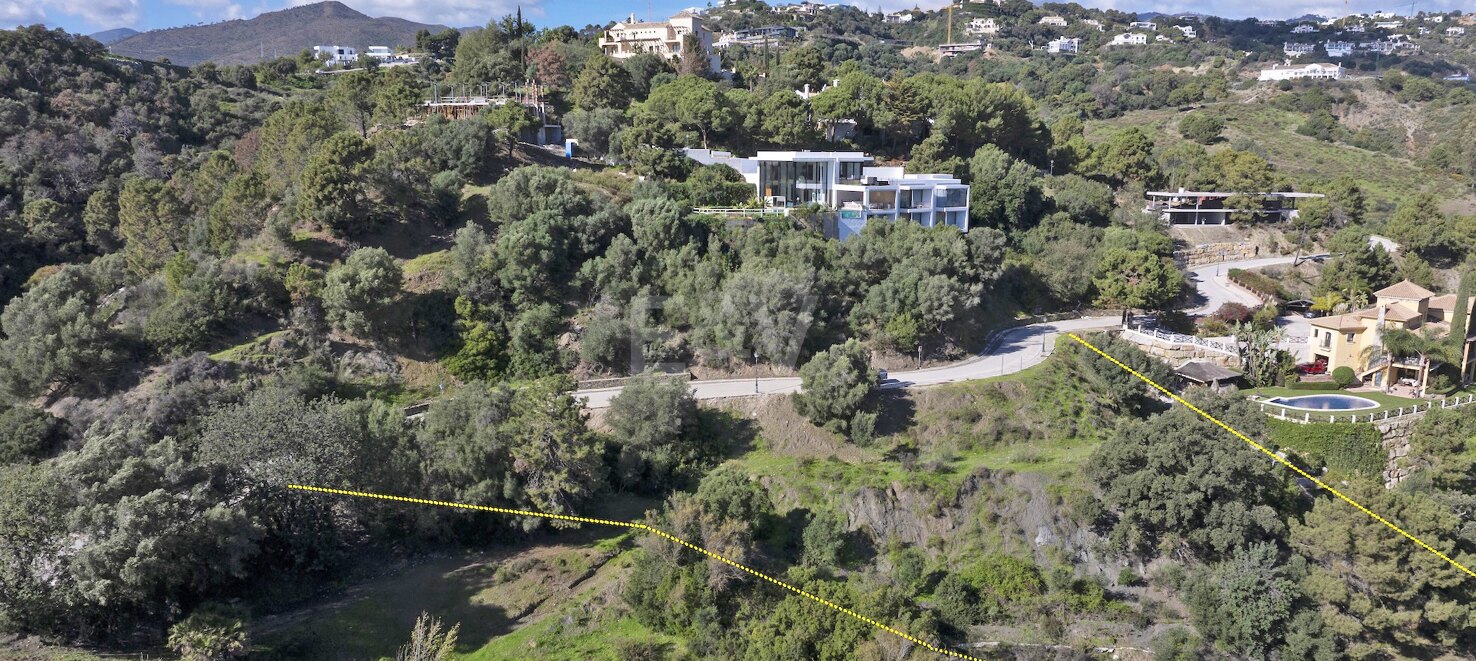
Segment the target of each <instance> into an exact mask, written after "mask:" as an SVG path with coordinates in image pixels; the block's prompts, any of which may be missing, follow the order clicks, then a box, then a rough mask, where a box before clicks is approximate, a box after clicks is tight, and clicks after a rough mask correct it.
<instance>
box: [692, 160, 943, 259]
mask: <svg viewBox="0 0 1476 661" xmlns="http://www.w3.org/2000/svg"><path fill="white" fill-rule="evenodd" d="M686 151H687V156H688V157H690V158H691V159H693V160H695V161H697V162H698V163H703V164H714V163H721V164H723V165H727V166H729V167H732V168H733V169H735V170H737V171H738V173H739V174H741V175H743V179H744V180H745V181H747V182H748V183H749V184H751V185H752V186H753V187H754V193H755V195H756V197H758V198H759V199H760V200H761V201H762V202H763V204H764V208H765V209H766V210H773V211H779V212H787V211H788V210H790V209H794V208H797V207H802V206H805V205H808V204H818V205H820V206H822V207H825V208H827V209H830V210H832V211H834V212H835V213H836V221H835V229H834V232H832V234H833V235H834V236H836V237H837V238H841V239H845V238H848V237H851V236H854V235H855V234H857V233H859V232H860V231H861V228H862V227H864V226H865V225H866V223H867V221H870V220H874V219H879V220H884V221H888V222H897V221H899V220H910V221H912V222H915V223H918V224H920V225H922V226H923V227H937V226H944V225H946V226H949V227H956V228H958V229H959V230H961V231H965V232H966V231H968V229H969V185H968V184H966V183H963V182H962V181H960V180H959V179H958V178H956V177H954V176H952V175H947V174H911V173H907V172H904V170H903V168H902V167H901V166H889V167H881V166H873V165H871V163H872V162H873V159H872V158H871V157H870V156H868V155H866V154H865V153H862V152H858V151H840V152H834V151H827V152H815V151H760V152H759V153H758V155H756V156H753V157H750V158H739V157H735V156H733V155H732V154H731V153H729V152H723V151H714V150H711V149H688V150H686Z"/></svg>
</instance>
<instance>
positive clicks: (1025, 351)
mask: <svg viewBox="0 0 1476 661" xmlns="http://www.w3.org/2000/svg"><path fill="white" fill-rule="evenodd" d="M1291 262H1292V258H1291V257H1264V258H1258V259H1248V260H1241V261H1236V262H1224V263H1222V264H1212V265H1209V266H1201V267H1199V268H1196V269H1194V270H1192V271H1190V272H1189V273H1188V276H1189V280H1190V282H1192V283H1194V286H1195V289H1196V290H1197V291H1198V292H1199V294H1200V297H1201V299H1203V305H1201V306H1200V307H1197V308H1194V309H1192V310H1186V312H1188V313H1189V314H1207V313H1209V312H1214V311H1215V310H1217V309H1219V307H1220V306H1221V305H1224V304H1225V303H1229V302H1232V301H1233V302H1237V303H1244V304H1246V305H1249V306H1252V307H1253V306H1255V305H1259V304H1260V301H1259V300H1257V299H1256V297H1255V295H1253V294H1251V293H1250V292H1247V291H1245V290H1244V289H1241V288H1239V287H1236V286H1234V285H1231V284H1230V281H1229V279H1228V278H1227V277H1226V276H1225V275H1224V274H1225V273H1228V272H1229V271H1230V269H1233V268H1240V269H1248V268H1260V267H1263V266H1275V265H1278V264H1290V263H1291ZM1120 321H1121V320H1120V319H1119V317H1117V316H1116V315H1112V316H1108V317H1083V318H1080V319H1069V320H1065V321H1052V322H1043V323H1038V324H1030V325H1028V326H1020V327H1018V328H1011V329H1008V330H1005V331H1002V332H1001V333H1000V334H999V335H997V336H995V338H994V339H993V340H992V341H990V342H989V344H988V346H986V347H985V348H984V350H983V351H982V352H980V353H979V354H978V355H976V356H972V357H970V358H967V359H965V360H962V361H960V362H957V363H953V364H950V365H943V366H940V367H930V368H927V369H921V370H913V371H907V372H892V373H890V374H888V375H887V376H888V378H887V381H886V382H885V383H882V384H881V389H883V390H890V389H896V388H908V387H913V386H931V385H938V384H941V383H956V382H959V381H972V380H975V379H987V378H990V377H996V376H1003V375H1006V374H1014V373H1015V372H1019V371H1021V370H1024V369H1025V368H1028V367H1032V366H1034V365H1038V364H1040V363H1041V362H1043V361H1044V360H1045V359H1046V358H1048V357H1049V356H1050V352H1051V351H1052V350H1053V349H1054V348H1055V344H1056V338H1057V337H1058V336H1059V335H1060V334H1062V333H1073V332H1079V331H1090V330H1098V329H1103V328H1112V327H1114V326H1117V325H1118V323H1119V322H1120ZM690 385H691V388H692V396H693V397H695V398H697V399H700V400H708V399H725V398H729V397H748V396H752V395H756V394H762V395H774V394H782V393H792V392H797V391H799V389H800V380H799V377H793V376H786V377H769V378H762V379H758V380H754V379H717V380H711V381H692V382H691V383H690ZM618 394H620V388H619V387H614V388H594V389H590V390H577V391H575V392H574V396H575V397H582V398H584V399H585V400H586V402H585V408H589V409H602V408H607V407H609V406H610V400H611V399H614V397H615V395H618Z"/></svg>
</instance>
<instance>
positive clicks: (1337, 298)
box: [1312, 291, 1343, 314]
mask: <svg viewBox="0 0 1476 661" xmlns="http://www.w3.org/2000/svg"><path fill="white" fill-rule="evenodd" d="M1342 304H1343V295H1342V294H1339V293H1338V292H1335V291H1330V292H1328V293H1326V294H1323V295H1321V296H1313V297H1312V311H1313V312H1321V313H1323V314H1332V313H1333V311H1334V310H1336V309H1338V306H1339V305H1342Z"/></svg>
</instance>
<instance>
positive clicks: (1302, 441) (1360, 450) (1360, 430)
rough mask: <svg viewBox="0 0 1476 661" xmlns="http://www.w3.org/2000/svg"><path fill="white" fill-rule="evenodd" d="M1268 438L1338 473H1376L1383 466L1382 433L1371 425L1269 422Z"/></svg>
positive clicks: (1384, 457)
mask: <svg viewBox="0 0 1476 661" xmlns="http://www.w3.org/2000/svg"><path fill="white" fill-rule="evenodd" d="M1270 423H1271V425H1270V433H1271V440H1272V441H1274V442H1275V443H1276V444H1277V445H1279V446H1283V447H1287V448H1291V449H1293V450H1296V451H1298V452H1301V453H1303V454H1305V455H1307V456H1308V458H1309V459H1312V460H1313V462H1312V463H1313V464H1314V467H1316V464H1319V463H1323V464H1324V465H1326V466H1327V467H1328V468H1329V469H1332V470H1335V471H1338V472H1344V473H1348V472H1361V473H1364V474H1365V475H1378V474H1379V472H1380V471H1382V470H1383V469H1384V462H1385V460H1386V456H1385V454H1384V447H1383V440H1384V439H1383V436H1381V435H1380V434H1379V430H1378V429H1375V428H1374V427H1373V425H1366V424H1349V423H1337V424H1331V423H1311V424H1297V423H1295V422H1287V421H1284V420H1275V419H1273V420H1271V421H1270ZM1318 458H1321V459H1322V460H1323V461H1322V462H1318V461H1315V460H1316V459H1318Z"/></svg>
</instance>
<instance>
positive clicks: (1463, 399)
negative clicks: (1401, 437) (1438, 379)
mask: <svg viewBox="0 0 1476 661" xmlns="http://www.w3.org/2000/svg"><path fill="white" fill-rule="evenodd" d="M1473 402H1476V394H1472V395H1456V396H1455V397H1446V398H1445V399H1437V400H1432V401H1429V402H1425V403H1423V404H1414V405H1411V406H1401V407H1399V408H1397V409H1385V410H1383V411H1375V412H1373V413H1346V414H1342V415H1339V414H1336V413H1329V414H1326V415H1325V416H1324V414H1322V413H1317V414H1315V415H1314V414H1313V413H1312V412H1311V411H1296V410H1293V409H1288V408H1284V407H1281V406H1277V405H1276V404H1271V407H1272V409H1271V410H1269V411H1268V410H1267V409H1266V405H1267V404H1268V402H1261V403H1260V404H1261V411H1262V412H1264V413H1265V414H1266V415H1268V416H1271V417H1273V418H1276V419H1278V420H1285V421H1287V422H1295V423H1297V424H1302V425H1305V424H1310V423H1313V422H1329V423H1336V422H1344V423H1374V422H1384V421H1385V420H1398V419H1400V418H1404V417H1408V416H1415V415H1424V414H1425V413H1428V412H1429V411H1430V410H1431V409H1435V408H1442V409H1455V408H1460V407H1462V406H1467V405H1469V404H1471V403H1473ZM1299 414H1300V415H1299ZM1324 417H1325V418H1327V419H1326V420H1323V418H1324Z"/></svg>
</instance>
